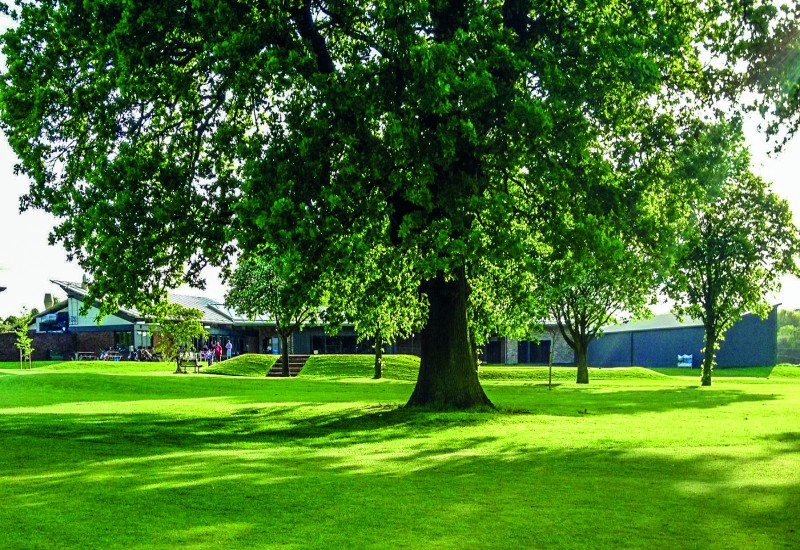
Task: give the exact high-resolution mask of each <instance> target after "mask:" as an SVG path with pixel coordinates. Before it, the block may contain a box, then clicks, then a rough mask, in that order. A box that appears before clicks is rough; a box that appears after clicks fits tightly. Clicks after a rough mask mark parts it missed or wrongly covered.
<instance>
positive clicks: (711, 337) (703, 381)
mask: <svg viewBox="0 0 800 550" xmlns="http://www.w3.org/2000/svg"><path fill="white" fill-rule="evenodd" d="M716 343H717V335H716V334H715V333H714V329H711V328H708V327H706V345H705V357H703V372H702V374H701V375H700V385H701V386H710V385H711V372H712V371H713V370H714V346H715V345H716Z"/></svg>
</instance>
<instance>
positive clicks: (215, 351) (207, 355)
mask: <svg viewBox="0 0 800 550" xmlns="http://www.w3.org/2000/svg"><path fill="white" fill-rule="evenodd" d="M202 353H203V358H204V359H205V360H206V362H207V363H208V365H209V366H211V365H212V364H213V363H214V360H216V361H217V362H219V361H222V344H220V343H219V342H210V343H209V344H208V345H206V346H203V352H202ZM232 354H233V344H231V341H230V340H228V342H227V343H226V344H225V358H226V359H230V358H231V355H232Z"/></svg>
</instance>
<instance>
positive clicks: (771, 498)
mask: <svg viewBox="0 0 800 550" xmlns="http://www.w3.org/2000/svg"><path fill="white" fill-rule="evenodd" d="M372 414H380V413H379V412H378V411H375V412H374V413H372ZM383 414H386V413H383ZM370 416H371V415H370ZM390 416H392V415H390ZM402 417H403V415H402V414H400V415H398V416H396V417H393V419H394V421H393V422H389V424H390V425H391V426H400V427H401V428H400V429H405V428H402V426H407V427H410V426H413V425H415V424H414V421H413V420H409V419H407V418H402ZM495 418H496V417H495ZM140 420H142V421H145V420H146V419H145V418H140ZM70 421H72V420H71V419H70ZM337 422H338V423H339V424H338V426H339V427H340V428H345V429H348V428H349V429H351V430H353V431H359V430H361V429H363V428H367V427H369V426H371V425H373V424H374V423H376V422H382V420H380V419H376V418H372V417H370V418H368V419H367V420H366V421H365V423H364V424H361V423H359V422H358V421H357V419H356V418H346V417H339V418H335V417H331V418H330V421H329V423H325V422H324V421H322V424H321V425H320V426H317V428H315V429H320V428H324V426H326V425H328V424H336V423H337ZM352 422H354V423H355V424H354V425H351V423H352ZM414 431H416V428H415V430H414ZM414 435H415V434H414V433H409V434H408V436H409V438H411V437H413V436H414ZM419 435H421V436H425V435H430V434H429V433H428V434H426V433H424V432H423V433H422V434H419ZM190 443H191V442H190ZM263 443H264V444H263V445H261V446H260V447H258V448H257V449H252V450H250V449H248V448H246V447H245V448H244V449H242V448H241V447H240V446H239V445H237V444H235V443H234V441H233V440H227V441H223V442H221V443H220V444H218V445H217V446H216V448H215V449H213V450H208V451H204V450H201V449H198V448H194V449H193V448H192V447H191V445H190V446H189V447H188V448H187V447H185V446H182V447H181V449H175V450H174V452H165V453H158V452H157V453H153V454H152V455H150V456H145V457H140V458H139V459H135V460H125V449H122V448H113V447H112V448H107V449H104V450H103V451H102V452H100V453H99V454H97V455H93V454H91V453H90V454H84V455H80V456H79V457H76V456H73V455H71V453H70V450H71V449H65V450H64V452H56V453H53V452H49V451H50V449H47V448H46V446H43V447H42V449H41V452H42V453H43V454H44V455H47V459H46V460H39V461H36V462H35V463H34V464H33V465H30V464H24V463H22V464H19V465H16V466H15V465H13V464H12V463H10V462H5V461H3V462H0V480H3V481H2V482H0V488H3V487H9V486H11V489H13V491H8V492H7V493H5V496H6V498H5V499H4V509H5V512H3V511H0V518H4V519H8V518H13V521H12V522H9V523H7V524H6V528H5V529H6V535H8V534H9V531H13V532H14V533H15V534H17V535H19V536H20V537H21V538H23V539H25V540H27V542H28V543H29V544H30V545H31V546H34V547H36V546H47V544H46V543H47V541H48V540H49V541H50V543H51V544H52V542H53V541H58V542H59V545H61V546H65V547H78V546H84V547H85V546H89V545H91V544H87V543H91V542H95V543H97V542H98V541H100V542H103V538H102V537H107V538H108V541H109V542H113V543H114V545H115V546H120V547H121V546H132V547H138V546H141V545H142V541H147V542H148V544H149V545H151V546H154V547H174V546H178V545H181V546H188V547H200V546H209V545H212V544H223V545H225V546H226V547H243V548H246V547H262V546H267V545H276V546H277V545H285V546H292V547H298V548H300V547H304V548H305V547H314V548H325V547H327V548H330V547H375V546H382V547H409V546H414V545H417V546H418V545H420V543H423V545H424V546H426V547H449V548H463V547H481V548H488V547H526V548H534V547H538V548H549V547H585V548H597V547H620V546H625V547H646V546H650V547H653V546H656V547H659V546H670V547H719V548H724V547H728V548H736V547H743V546H749V547H786V548H791V547H797V544H798V543H800V536H798V532H797V531H796V530H795V529H794V528H793V526H795V525H796V523H795V522H794V519H795V515H796V513H797V511H798V503H797V501H796V495H797V494H798V493H800V483H798V480H797V479H796V478H795V479H789V480H788V482H787V483H784V484H775V483H771V482H770V480H760V479H758V478H754V479H752V480H749V479H748V478H747V477H746V476H742V475H741V474H740V473H739V472H740V471H741V469H742V468H748V469H751V470H753V469H754V470H756V471H758V469H759V468H760V465H761V464H763V463H764V462H766V461H769V460H770V458H771V457H770V456H769V455H768V454H764V453H763V452H755V453H752V454H751V455H748V456H741V455H740V454H739V453H738V451H736V450H731V451H730V452H728V451H726V450H722V451H720V453H726V454H717V455H711V454H705V453H703V452H702V451H701V450H698V451H697V452H694V453H693V454H690V455H687V456H681V455H676V454H675V453H673V452H672V451H671V450H669V449H663V450H661V452H659V453H641V452H638V450H637V449H616V450H602V449H596V448H593V449H570V448H556V447H553V448H544V447H540V448H531V447H529V446H525V445H520V444H518V443H516V442H515V441H514V440H513V439H512V438H503V439H501V440H498V439H497V438H493V437H486V438H482V437H477V438H476V437H471V438H464V439H463V440H462V439H457V440H452V439H448V440H447V442H445V443H444V444H437V443H434V444H431V445H429V446H428V447H426V448H416V447H413V446H412V447H411V448H409V446H408V445H406V444H402V445H398V446H394V447H392V448H391V449H390V450H391V451H393V452H391V453H387V450H386V448H385V446H384V445H383V443H386V441H382V440H376V441H374V442H372V443H374V444H370V445H366V446H363V445H362V446H360V447H359V453H360V454H356V455H353V454H351V453H348V452H339V453H330V452H327V451H326V450H325V449H309V448H308V447H305V446H294V445H292V440H291V439H287V440H285V441H283V443H284V446H283V447H282V448H281V449H275V446H274V445H273V444H274V443H275V442H274V441H266V442H263ZM412 443H413V442H412ZM200 446H202V445H199V444H198V442H197V441H196V442H195V447H200ZM182 449H186V450H187V451H189V453H188V455H186V456H177V455H178V454H180V453H181V450H182ZM117 451H119V452H117ZM191 451H197V452H195V453H194V454H192V452H191ZM20 456H23V455H20ZM15 474H16V475H19V479H18V481H16V482H15V481H14V480H13V479H11V476H14V475H15ZM10 479H11V481H9V480H10ZM4 514H6V516H4ZM97 545H98V544H95V546H97ZM100 545H101V546H102V544H100Z"/></svg>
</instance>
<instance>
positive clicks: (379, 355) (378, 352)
mask: <svg viewBox="0 0 800 550" xmlns="http://www.w3.org/2000/svg"><path fill="white" fill-rule="evenodd" d="M381 376H383V338H382V337H381V332H380V331H378V332H376V333H375V376H374V377H373V378H374V379H375V380H378V379H380V378H381Z"/></svg>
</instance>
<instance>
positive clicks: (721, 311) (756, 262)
mask: <svg viewBox="0 0 800 550" xmlns="http://www.w3.org/2000/svg"><path fill="white" fill-rule="evenodd" d="M687 168H688V170H689V172H688V175H689V176H690V177H694V178H697V180H698V181H699V183H700V184H701V185H702V187H701V189H700V193H699V196H698V197H697V200H696V202H695V203H694V206H693V207H692V209H691V211H689V212H688V214H689V220H688V221H689V223H688V226H687V228H686V231H685V233H684V235H683V238H682V243H681V248H680V250H679V254H678V257H677V261H676V264H675V267H674V272H673V276H672V279H671V280H670V282H669V284H668V286H667V289H668V292H669V294H670V296H671V297H672V298H673V299H674V300H675V311H676V312H677V313H678V314H681V315H690V316H693V317H696V318H698V319H701V320H702V321H703V327H704V330H705V348H704V358H703V369H702V374H701V384H702V385H703V386H710V385H711V374H712V370H713V366H714V364H715V357H716V351H717V349H718V347H719V344H720V342H722V341H723V339H724V337H725V332H726V331H727V330H728V329H729V328H730V327H731V326H732V325H733V324H734V323H735V322H736V321H737V320H738V319H739V318H740V317H741V316H742V315H744V314H745V313H747V312H752V313H757V314H759V315H761V316H766V315H767V314H768V313H769V311H770V310H771V309H772V306H771V305H770V304H769V302H768V301H767V296H768V294H769V293H770V292H774V291H777V290H778V289H779V288H780V279H781V277H782V276H783V275H784V274H787V273H795V274H796V273H797V272H798V266H797V258H798V253H800V233H798V229H797V227H796V226H795V225H794V222H793V221H792V214H791V211H790V210H789V205H788V203H787V202H786V201H785V200H783V199H781V198H780V197H778V196H777V195H776V194H775V193H773V192H772V191H771V190H770V188H769V184H768V183H767V182H765V181H764V180H763V179H761V178H759V177H757V176H754V175H753V174H752V172H751V171H750V155H749V152H748V151H747V148H746V147H745V145H744V137H743V135H742V133H741V125H740V124H739V123H738V122H736V121H733V122H730V123H718V124H716V125H712V126H709V127H708V128H707V129H706V130H705V132H704V134H703V135H702V139H700V140H698V144H697V147H696V149H695V150H694V151H693V153H692V155H691V156H690V157H689V158H688V159H687Z"/></svg>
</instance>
